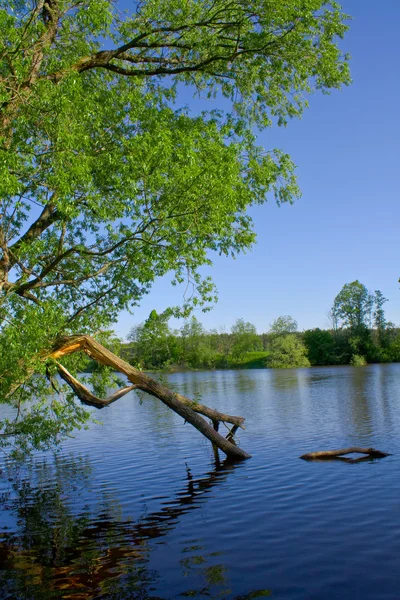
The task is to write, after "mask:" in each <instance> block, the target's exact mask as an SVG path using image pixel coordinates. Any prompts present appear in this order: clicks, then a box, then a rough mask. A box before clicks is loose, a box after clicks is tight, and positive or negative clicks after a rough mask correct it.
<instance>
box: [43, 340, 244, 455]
mask: <svg viewBox="0 0 400 600" xmlns="http://www.w3.org/2000/svg"><path fill="white" fill-rule="evenodd" d="M79 351H83V352H85V353H86V354H87V355H88V356H90V357H91V358H92V359H94V360H95V361H97V362H98V363H100V364H102V365H106V366H109V367H112V368H113V369H115V370H116V371H119V372H120V373H123V374H124V375H126V376H127V378H128V379H129V381H130V382H131V383H132V384H133V385H131V386H127V387H125V388H123V389H121V390H119V391H117V392H115V393H114V394H112V396H110V397H109V398H107V399H105V400H102V399H101V398H97V397H96V396H94V395H93V394H92V393H91V392H90V391H89V390H88V389H87V388H86V387H85V386H84V385H83V384H82V383H81V382H79V381H78V380H77V379H76V378H75V377H73V376H72V375H71V373H69V372H68V371H67V369H66V368H65V367H64V366H63V365H61V364H60V363H59V362H58V359H60V358H62V357H63V356H66V355H67V354H72V353H74V352H79ZM44 358H45V359H46V358H52V359H54V360H56V362H57V368H58V372H59V374H60V376H61V377H62V379H63V380H64V381H65V382H66V383H68V385H69V386H70V387H71V388H72V389H73V391H74V393H75V394H76V395H77V396H78V398H79V399H80V400H81V402H83V403H84V404H87V405H88V406H94V407H96V408H103V407H105V406H108V405H109V404H111V403H112V402H115V401H116V400H117V399H118V398H121V397H122V396H123V395H125V394H127V393H128V392H129V391H131V390H132V389H138V390H142V391H143V392H146V393H148V394H151V395H152V396H155V397H156V398H158V399H159V400H161V402H163V403H164V404H166V405H167V406H168V407H169V408H171V409H172V410H173V411H174V412H176V413H177V414H178V415H180V416H181V417H182V418H183V419H185V421H187V422H188V423H190V424H191V425H193V427H195V428H196V429H197V430H198V431H200V433H202V434H203V435H204V436H205V437H206V438H208V439H209V440H210V441H211V442H212V444H213V445H215V446H217V447H218V448H219V449H220V450H222V452H224V453H225V454H226V455H227V456H229V457H231V458H234V459H236V460H244V459H246V458H251V457H250V454H247V452H245V451H244V450H242V449H241V448H239V447H238V446H237V445H236V444H235V443H233V442H232V441H231V440H232V435H233V434H232V433H231V432H230V434H228V436H227V438H225V437H223V436H222V435H221V434H220V433H219V432H218V431H217V429H216V428H215V423H219V422H221V421H222V422H225V423H231V424H232V425H233V426H234V427H233V428H232V430H231V431H233V430H234V431H236V429H237V428H238V427H241V428H242V429H244V426H243V422H244V418H243V417H237V416H233V415H227V414H225V413H220V412H218V411H217V410H213V409H212V408H209V407H208V406H205V405H203V404H200V403H198V402H194V401H192V400H190V399H189V398H186V396H182V395H181V394H177V393H175V392H171V391H170V390H169V389H168V388H166V387H165V386H163V385H161V384H160V383H159V382H158V381H156V380H155V379H153V378H152V377H149V376H148V375H146V374H145V373H143V372H142V371H138V370H137V369H135V367H132V365H130V364H129V363H127V362H126V361H124V360H122V359H121V358H119V357H118V356H116V355H115V354H113V353H112V352H110V350H107V348H105V347H104V346H102V345H101V344H99V343H98V342H96V341H95V340H94V339H93V338H91V337H90V336H87V335H74V336H65V337H62V338H60V339H59V340H57V343H56V344H55V346H54V348H53V349H52V350H51V351H50V352H49V353H47V354H46V356H45V357H44ZM200 415H204V416H206V417H209V418H210V419H211V421H212V423H213V424H214V427H212V426H211V425H209V424H208V423H207V421H206V420H205V419H203V417H201V416H200Z"/></svg>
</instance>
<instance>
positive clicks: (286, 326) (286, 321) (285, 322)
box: [269, 315, 297, 335]
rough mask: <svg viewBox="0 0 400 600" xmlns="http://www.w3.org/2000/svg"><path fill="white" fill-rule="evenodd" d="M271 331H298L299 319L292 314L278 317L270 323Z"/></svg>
mask: <svg viewBox="0 0 400 600" xmlns="http://www.w3.org/2000/svg"><path fill="white" fill-rule="evenodd" d="M269 331H270V333H271V334H275V335H282V334H285V333H295V332H296V331H297V321H296V320H295V319H293V317H291V316H290V315H284V316H282V317H278V318H277V319H275V321H274V322H273V323H272V324H271V325H270V328H269Z"/></svg>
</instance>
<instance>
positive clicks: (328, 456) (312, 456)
mask: <svg viewBox="0 0 400 600" xmlns="http://www.w3.org/2000/svg"><path fill="white" fill-rule="evenodd" d="M345 454H364V455H366V456H364V457H362V458H361V459H360V458H358V459H354V460H363V459H366V458H367V459H368V458H383V457H385V456H390V454H388V453H387V452H381V451H380V450H375V448H359V447H351V448H342V449H340V450H321V451H319V452H309V453H308V454H303V455H302V456H300V458H302V459H303V460H332V459H335V458H342V457H343V456H344V455H345ZM346 460H351V459H348V458H347V459H346Z"/></svg>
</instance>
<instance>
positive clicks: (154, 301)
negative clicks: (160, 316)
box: [115, 0, 400, 337]
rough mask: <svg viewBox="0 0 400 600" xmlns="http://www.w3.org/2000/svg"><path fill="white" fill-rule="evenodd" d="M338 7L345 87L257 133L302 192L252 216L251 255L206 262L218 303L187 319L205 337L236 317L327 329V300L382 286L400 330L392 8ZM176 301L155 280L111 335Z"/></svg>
mask: <svg viewBox="0 0 400 600" xmlns="http://www.w3.org/2000/svg"><path fill="white" fill-rule="evenodd" d="M342 6H343V8H344V11H345V12H347V13H349V14H350V15H352V21H351V23H350V31H349V32H348V33H347V36H346V39H345V40H344V41H343V43H342V47H343V49H344V50H345V51H348V52H350V54H351V56H352V60H351V72H352V77H353V84H352V85H351V86H350V87H347V88H344V89H343V90H341V91H340V92H333V93H332V94H331V95H329V96H324V95H321V94H318V95H315V96H312V97H311V98H310V108H309V109H308V110H307V111H306V112H305V113H304V115H303V118H302V119H301V120H293V121H291V122H290V123H289V124H288V127H287V128H286V129H284V128H277V127H274V128H272V129H269V130H266V131H264V132H262V134H261V135H260V137H259V143H260V144H261V145H263V146H264V147H265V148H267V149H270V148H274V147H279V148H282V149H283V150H284V151H286V152H288V153H289V154H290V155H291V157H292V159H293V160H294V162H295V163H296V165H297V175H298V178H299V183H300V187H301V190H302V194H303V196H302V198H301V199H300V200H299V201H297V202H296V203H295V204H293V205H291V206H290V205H284V206H281V207H280V208H279V207H277V206H276V205H275V204H274V202H273V200H272V199H271V201H270V202H269V203H267V204H265V205H264V206H260V207H257V208H255V209H252V210H251V214H252V216H253V218H254V222H255V229H256V232H257V244H256V246H255V247H254V248H253V250H252V251H250V252H248V253H247V254H246V255H242V256H240V257H238V258H237V259H236V260H232V259H228V258H220V257H218V256H217V257H215V260H214V266H213V267H212V268H211V269H209V270H208V273H209V274H210V275H211V276H212V277H213V279H214V281H215V283H216V284H217V288H218V292H219V301H218V303H217V304H216V305H215V306H214V308H213V310H212V311H210V312H208V313H205V314H204V313H202V312H200V311H199V312H198V313H196V316H197V318H199V319H200V320H201V321H202V323H203V324H204V326H205V327H206V328H207V329H209V328H214V327H215V328H221V327H224V328H225V330H226V331H229V329H230V327H231V326H232V324H233V323H234V322H235V320H236V319H238V318H244V319H245V320H247V321H250V322H252V323H254V324H255V325H256V327H257V330H258V331H259V332H260V333H261V332H264V331H267V330H268V328H269V325H270V323H271V322H272V321H273V320H274V319H275V318H276V317H278V316H279V315H285V314H289V315H292V316H293V317H294V318H295V319H296V320H297V322H298V324H299V329H300V330H302V329H307V328H311V327H327V326H328V319H327V316H326V315H327V312H328V310H329V308H330V306H331V305H332V302H333V299H334V297H335V295H336V294H337V293H338V292H339V291H340V289H341V288H342V286H343V285H344V284H345V283H349V282H351V281H354V280H355V279H359V280H360V281H361V282H362V283H364V284H365V285H366V286H367V288H368V289H369V290H371V291H373V290H376V289H380V290H381V291H382V292H383V294H384V296H385V297H386V298H388V300H389V302H388V303H387V304H386V314H387V317H388V319H390V320H392V321H394V322H395V323H396V324H400V289H399V283H398V278H399V276H400V256H399V251H398V238H399V227H400V207H399V202H398V196H399V191H398V177H399V175H400V169H399V167H398V160H399V156H400V152H399V150H400V120H399V114H398V113H399V106H400V103H399V100H400V77H399V75H400V60H399V59H400V51H399V49H398V41H397V40H398V23H399V22H400V2H398V1H397V0H388V1H387V2H385V3H380V4H378V3H377V2H376V1H375V0H363V1H361V0H344V1H343V2H342ZM187 102H188V103H189V104H190V99H189V98H188V99H187ZM182 294H183V290H180V289H176V288H172V287H171V286H170V285H169V283H168V280H166V279H165V280H161V281H159V282H157V283H156V284H155V285H154V287H153V290H152V292H151V293H150V294H149V295H148V296H147V297H146V298H144V300H143V303H142V306H141V307H140V308H139V309H136V311H135V314H134V315H129V314H127V313H123V314H121V317H120V319H119V321H118V323H117V324H116V326H115V331H116V333H117V334H118V335H120V336H122V337H124V336H125V335H126V334H127V333H128V331H129V329H130V328H131V327H132V326H133V325H134V324H137V323H140V322H142V321H143V320H144V319H146V317H147V316H148V315H149V313H150V311H151V310H152V309H156V310H157V311H158V312H161V311H162V310H164V309H165V308H167V307H168V306H170V305H172V304H179V303H180V302H181V301H182ZM173 325H174V326H179V325H180V324H179V323H174V324H173Z"/></svg>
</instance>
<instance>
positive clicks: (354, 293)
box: [332, 280, 374, 359]
mask: <svg viewBox="0 0 400 600" xmlns="http://www.w3.org/2000/svg"><path fill="white" fill-rule="evenodd" d="M373 304H374V296H373V295H372V294H370V293H369V292H368V290H367V288H366V287H365V285H363V284H362V283H360V282H359V281H358V280H356V281H353V282H352V283H346V284H345V285H344V286H343V287H342V289H341V290H340V292H339V294H338V295H337V296H336V298H335V300H334V303H333V307H332V314H333V315H334V317H335V318H336V320H337V322H338V323H340V324H341V326H342V327H346V328H348V329H349V334H350V335H349V338H348V344H349V346H350V349H351V354H352V355H353V357H355V356H357V357H360V358H361V359H362V358H364V357H367V356H369V357H372V356H373V355H374V348H373V342H372V339H371V333H370V330H369V327H370V325H371V319H372V309H373Z"/></svg>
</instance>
